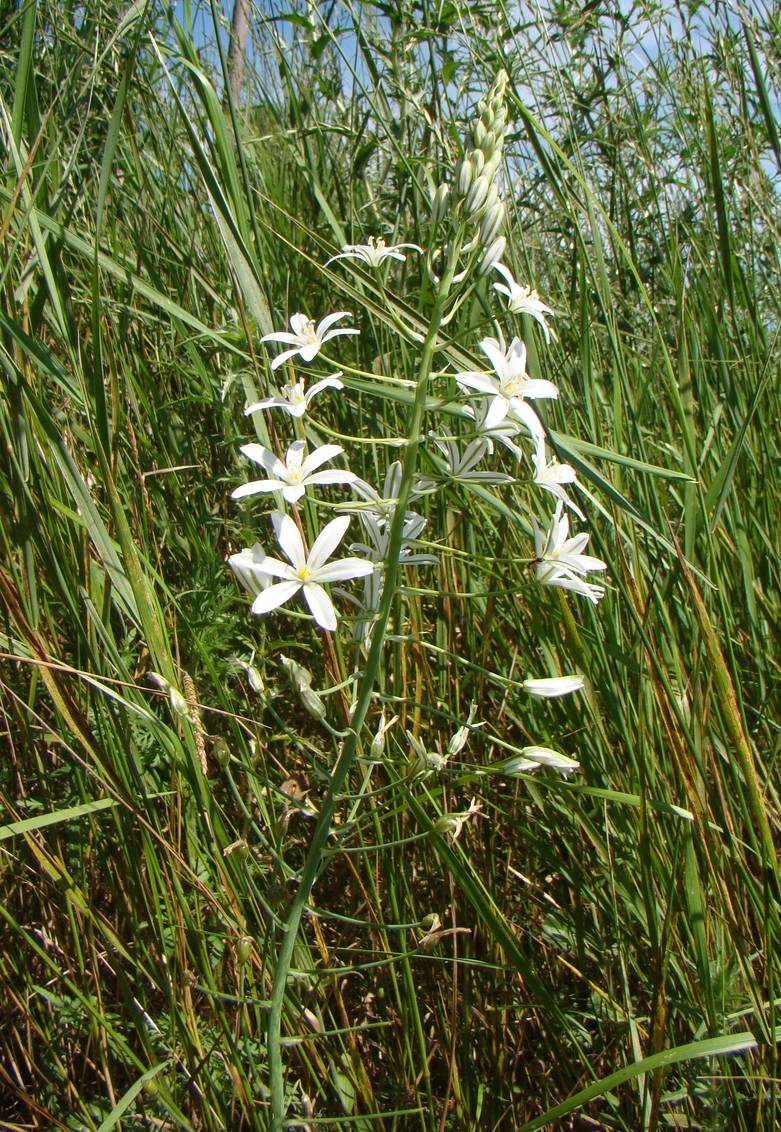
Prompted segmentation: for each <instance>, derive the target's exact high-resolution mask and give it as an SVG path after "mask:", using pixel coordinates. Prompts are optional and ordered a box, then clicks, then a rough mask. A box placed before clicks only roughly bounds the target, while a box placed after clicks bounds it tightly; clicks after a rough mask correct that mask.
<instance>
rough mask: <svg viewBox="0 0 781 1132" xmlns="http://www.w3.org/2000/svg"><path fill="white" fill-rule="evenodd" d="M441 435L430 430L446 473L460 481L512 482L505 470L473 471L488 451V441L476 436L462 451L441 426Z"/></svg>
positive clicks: (483, 482) (484, 482)
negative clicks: (440, 454)
mask: <svg viewBox="0 0 781 1132" xmlns="http://www.w3.org/2000/svg"><path fill="white" fill-rule="evenodd" d="M440 431H441V435H439V436H437V435H436V433H433V432H430V433H429V436H430V437H431V439H432V440H433V441H434V443H435V444H436V446H437V448H438V449H439V451H440V452H441V453H442V456H443V458H444V461H445V467H446V468H447V473H448V475H449V476H450V477H451V478H452V479H454V480H459V481H460V482H462V483H482V484H487V483H512V482H513V477H512V476H508V475H507V474H506V473H505V472H489V471H475V469H476V467H477V465H478V464H479V463H480V461H481V460H482V459H483V457H484V456H485V454H486V452H487V451H488V447H489V441H488V439H487V438H486V437H484V436H478V437H476V438H475V439H474V440H472V441H470V443H469V444H467V446H466V448H465V449H464V451H463V452H462V451H461V449H460V448H459V446H458V442H457V441H456V439H455V437H454V436H453V435H452V434H451V433H450V432H449V431H448V430H447V429H446V428H445V427H444V426H443V427H442V429H441V430H440Z"/></svg>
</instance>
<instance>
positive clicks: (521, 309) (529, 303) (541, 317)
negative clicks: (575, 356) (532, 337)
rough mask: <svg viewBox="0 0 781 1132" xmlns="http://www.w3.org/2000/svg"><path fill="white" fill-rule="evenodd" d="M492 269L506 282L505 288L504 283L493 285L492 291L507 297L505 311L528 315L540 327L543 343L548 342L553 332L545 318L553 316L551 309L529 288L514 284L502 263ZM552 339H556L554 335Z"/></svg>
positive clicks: (496, 264)
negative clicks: (548, 315)
mask: <svg viewBox="0 0 781 1132" xmlns="http://www.w3.org/2000/svg"><path fill="white" fill-rule="evenodd" d="M492 267H493V268H494V269H495V270H496V271H499V272H500V273H501V274H502V275H503V276H504V277H505V279H506V280H507V286H505V284H504V283H494V290H495V291H498V292H499V293H500V294H502V295H506V296H507V300H508V307H507V309H508V310H510V311H512V313H513V314H528V315H529V316H530V317H531V318H533V319H536V321H537V322H539V324H540V326H541V327H542V332H543V334H544V335H545V341H546V342H550V340H551V334H552V333H553V332H552V331H551V329H550V327H549V326H548V323H547V322H546V320H545V316H546V314H553V311H552V310H551V308H550V307H549V306H546V304H545V303H544V302H543V301H542V299H541V298H540V296H539V295H538V294H537V292H536V291H532V289H531V287H521V285H520V284H519V283H516V282H515V279H514V278H513V273H512V272H511V271H510V269H509V267H505V265H504V264H503V263H494V264H492ZM553 337H554V338H555V337H556V336H555V334H554V335H553Z"/></svg>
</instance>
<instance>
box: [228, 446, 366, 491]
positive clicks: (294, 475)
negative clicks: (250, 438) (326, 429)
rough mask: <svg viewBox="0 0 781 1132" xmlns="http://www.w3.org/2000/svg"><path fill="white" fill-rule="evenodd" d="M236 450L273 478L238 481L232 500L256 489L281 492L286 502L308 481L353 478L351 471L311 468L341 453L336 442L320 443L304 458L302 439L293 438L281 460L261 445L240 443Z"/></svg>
mask: <svg viewBox="0 0 781 1132" xmlns="http://www.w3.org/2000/svg"><path fill="white" fill-rule="evenodd" d="M240 451H241V452H242V453H243V454H244V455H245V456H246V457H247V459H248V460H254V461H255V463H256V464H260V466H261V467H262V468H265V470H266V471H267V472H268V474H269V475H270V476H273V477H274V478H273V479H266V480H253V481H252V482H251V483H245V484H242V485H241V487H237V488H236V490H235V491H232V492H231V498H232V499H244V497H245V496H247V495H257V494H259V493H260V492H270V491H281V492H282V496H283V498H284V499H286V500H287V501H288V503H295V502H296V501H297V500H299V499H300V498H301V496H302V495H303V494H304V492H305V491H306V489H307V487H308V486H309V484H319V483H320V484H322V483H352V482H353V481H354V480H355V479H357V476H356V475H355V473H354V472H348V471H345V470H342V469H341V468H334V469H332V470H331V471H326V472H317V471H315V468H319V467H320V465H321V464H325V463H326V462H327V461H328V460H333V459H334V457H335V456H338V455H339V454H340V453H342V452H344V449H343V448H342V446H341V445H340V444H321V445H320V447H319V448H315V450H314V452H311V453H310V454H309V455H308V456H306V457H305V456H304V453H305V452H306V441H305V440H294V441H293V443H292V444H291V445H290V447H289V448H288V450H287V456H286V457H285V459H284V461H283V460H280V459H279V457H278V456H276V455H275V454H274V453H273V452H272V451H271V450H270V449H269V448H264V447H263V445H262V444H244V445H242V447H241V449H240Z"/></svg>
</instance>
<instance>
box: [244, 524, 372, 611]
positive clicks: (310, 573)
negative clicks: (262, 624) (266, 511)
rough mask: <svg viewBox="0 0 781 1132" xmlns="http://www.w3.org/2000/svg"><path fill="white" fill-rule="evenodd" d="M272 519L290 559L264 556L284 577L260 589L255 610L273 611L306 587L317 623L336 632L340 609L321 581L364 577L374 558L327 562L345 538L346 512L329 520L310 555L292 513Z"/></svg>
mask: <svg viewBox="0 0 781 1132" xmlns="http://www.w3.org/2000/svg"><path fill="white" fill-rule="evenodd" d="M272 522H273V524H274V530H275V531H276V535H277V541H278V542H279V545H280V546H281V548H282V550H283V551H284V553H285V555H286V556H287V558H289V560H290V562H289V563H288V562H281V561H280V560H279V559H278V558H269V557H268V556H266V557H265V558H264V559H263V563H262V567H261V569H262V571H263V572H264V573H265V574H267V575H270V576H271V577H274V578H282V579H283V580H282V581H281V582H277V583H276V584H274V585H271V586H268V588H267V589H263V590H261V591H260V593H259V594H258V596H257V597H256V598H255V601H254V602H253V604H252V612H253V613H256V614H261V613H270V612H271V610H272V609H277V608H278V607H279V606H280V605H283V604H284V603H285V602H286V601H289V600H290V598H291V597H294V596H295V594H297V593H298V591H299V590H301V589H303V591H304V599H305V601H306V603H307V605H308V606H309V609H310V610H311V612H312V614H313V616H314V619H315V621H316V622H317V624H318V625H319V626H320V627H321V628H323V629H328V630H329V631H331V632H333V630H334V629H335V628H336V610H335V609H334V606H333V602H332V601H331V599H330V597H329V596H328V594H327V592H326V591H325V590H324V589H323V586H322V584H321V583H323V582H343V581H346V580H347V579H348V578H361V577H364V576H365V575H366V574H371V573H372V571H373V569H374V567H373V566H372V564H371V562H367V561H366V560H365V559H362V558H343V559H342V560H341V561H339V562H331V563H328V562H327V559H328V558H330V557H331V555H332V554H333V552H334V551H335V550H336V548H337V546H338V545H339V543H340V542H341V541H342V539H343V538H344V535H345V532H346V531H347V527H348V526H349V523H350V517H349V515H342V516H340V517H339V518H338V519H333V520H332V521H331V522H330V523H328V524H327V525H326V526H325V527H324V528H323V530H322V531H321V532H320V534H319V535H318V536H317V538H316V539H315V541H314V543H313V544H312V549H311V550H310V551H309V554H308V555H307V554H306V552H305V550H304V542H303V539H302V538H301V535H300V533H299V530H298V527H297V526H296V524H295V523H294V522H293V520H292V519H291V518H290V516H289V515H283V514H282V513H281V512H280V511H276V512H275V513H274V514H273V515H272Z"/></svg>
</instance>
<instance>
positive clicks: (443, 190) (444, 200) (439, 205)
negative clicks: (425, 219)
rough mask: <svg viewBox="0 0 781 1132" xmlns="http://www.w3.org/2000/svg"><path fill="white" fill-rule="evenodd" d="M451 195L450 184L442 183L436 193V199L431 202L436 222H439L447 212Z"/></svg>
mask: <svg viewBox="0 0 781 1132" xmlns="http://www.w3.org/2000/svg"><path fill="white" fill-rule="evenodd" d="M449 197H450V186H449V185H446V184H445V185H440V186H439V188H438V189H437V191H436V192H435V193H434V200H433V201H432V202H431V219H432V220H433V221H434V223H435V224H438V223H439V221H440V220H441V219H442V218H443V217H444V215H445V213H446V212H447V205H448V198H449Z"/></svg>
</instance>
